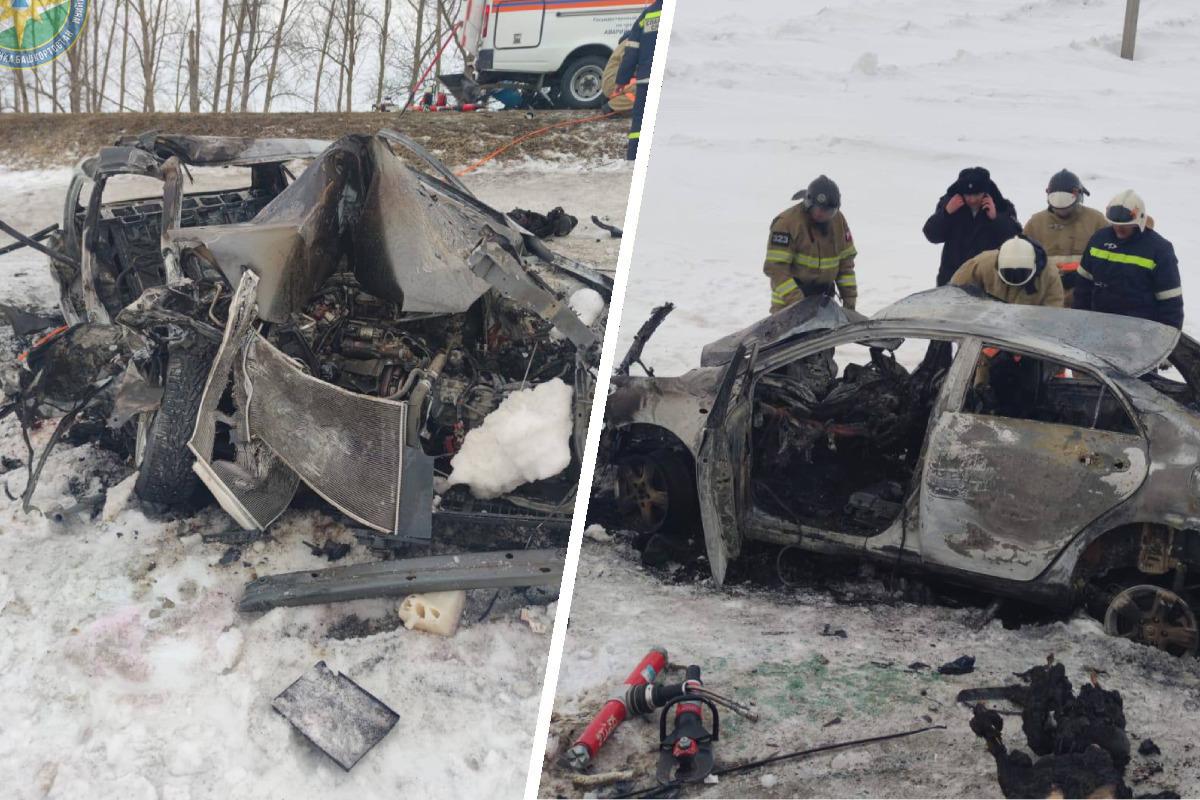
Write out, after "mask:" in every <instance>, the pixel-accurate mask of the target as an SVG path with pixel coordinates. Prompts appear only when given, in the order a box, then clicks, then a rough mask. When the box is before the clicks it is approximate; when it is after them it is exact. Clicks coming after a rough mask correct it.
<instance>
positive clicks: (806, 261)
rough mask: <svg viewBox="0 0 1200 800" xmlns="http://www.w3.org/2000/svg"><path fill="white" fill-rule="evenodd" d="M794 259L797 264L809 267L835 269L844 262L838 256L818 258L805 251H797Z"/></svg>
mask: <svg viewBox="0 0 1200 800" xmlns="http://www.w3.org/2000/svg"><path fill="white" fill-rule="evenodd" d="M792 261H793V263H795V264H796V265H797V266H801V267H808V268H809V269H834V268H836V267H837V266H838V264H840V263H841V262H842V259H840V258H838V257H837V256H834V257H833V258H817V257H816V256H810V255H807V254H805V253H796V255H795V256H793V257H792Z"/></svg>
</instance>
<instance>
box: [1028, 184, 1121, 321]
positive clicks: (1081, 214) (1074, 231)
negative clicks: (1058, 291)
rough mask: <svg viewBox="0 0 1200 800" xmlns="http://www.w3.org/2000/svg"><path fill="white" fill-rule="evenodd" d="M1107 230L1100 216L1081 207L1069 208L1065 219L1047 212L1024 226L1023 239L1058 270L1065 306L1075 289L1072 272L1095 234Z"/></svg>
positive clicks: (1033, 218)
mask: <svg viewBox="0 0 1200 800" xmlns="http://www.w3.org/2000/svg"><path fill="white" fill-rule="evenodd" d="M1107 226H1108V222H1106V221H1105V219H1104V215H1103V214H1102V213H1100V212H1099V211H1097V210H1096V209H1094V208H1088V207H1087V206H1083V205H1077V206H1075V207H1074V208H1072V209H1071V213H1070V214H1068V215H1067V217H1066V218H1065V219H1064V218H1063V217H1060V216H1058V215H1057V214H1055V213H1054V212H1053V211H1052V210H1050V209H1049V208H1046V209H1043V210H1042V211H1039V212H1038V213H1036V214H1034V215H1033V216H1032V217H1030V218H1029V222H1026V223H1025V235H1026V236H1028V237H1029V238H1030V239H1033V240H1034V241H1035V242H1037V243H1038V244H1040V245H1041V246H1042V247H1043V248H1044V249H1045V250H1046V258H1047V259H1048V260H1049V262H1050V265H1051V266H1054V267H1058V271H1059V274H1060V275H1061V277H1062V284H1063V290H1064V291H1065V292H1066V293H1067V301H1068V302H1067V305H1068V306H1069V305H1070V299H1071V292H1072V291H1073V290H1074V288H1075V281H1076V277H1075V270H1076V269H1078V268H1079V260H1080V259H1081V258H1083V249H1084V248H1085V247H1087V243H1088V240H1089V239H1091V238H1092V235H1093V234H1094V233H1096V231H1098V230H1100V229H1101V228H1104V227H1107Z"/></svg>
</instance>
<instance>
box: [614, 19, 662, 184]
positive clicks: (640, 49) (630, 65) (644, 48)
mask: <svg viewBox="0 0 1200 800" xmlns="http://www.w3.org/2000/svg"><path fill="white" fill-rule="evenodd" d="M662 7H663V0H654V2H653V3H651V4H650V5H648V6H646V10H645V11H643V12H642V13H641V15H640V16H639V17H638V18H637V22H635V23H633V27H632V28H631V29H630V30H629V33H627V34H625V40H626V46H625V55H623V56H622V57H621V66H620V67H619V68H618V69H617V85H618V86H624V85H625V84H627V83H629V81H631V80H633V79H634V78H637V100H636V101H634V104H633V124H632V125H631V126H630V128H629V147H628V148H627V150H626V151H625V158H626V159H628V160H629V161H633V160H634V159H635V158H637V150H638V139H640V138H641V136H642V114H643V113H645V111H646V91H647V89H648V87H649V84H650V66H651V64H652V63H653V62H654V45H655V43H657V41H658V23H659V22H660V21H661V19H662Z"/></svg>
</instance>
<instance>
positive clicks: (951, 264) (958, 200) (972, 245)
mask: <svg viewBox="0 0 1200 800" xmlns="http://www.w3.org/2000/svg"><path fill="white" fill-rule="evenodd" d="M924 232H925V238H926V239H928V240H929V241H930V242H932V243H934V244H940V245H943V247H942V261H941V265H940V266H939V267H938V275H937V285H938V286H945V285H946V284H947V283H949V282H950V277H951V276H952V275H954V273H955V271H956V270H957V269H958V268H959V267H960V266H962V265H963V262H965V261H967V260H968V259H971V258H974V257H975V256H977V255H979V254H980V253H982V252H984V251H985V250H996V249H998V248H999V247H1000V245H1001V244H1003V243H1004V242H1006V241H1008V240H1009V239H1011V238H1012V237H1014V236H1016V235H1017V234H1018V233H1020V232H1021V223H1020V221H1019V220H1018V219H1017V209H1016V208H1015V207H1014V206H1013V204H1012V203H1010V202H1009V201H1008V200H1006V199H1005V198H1004V195H1002V194H1001V193H1000V189H999V187H997V186H996V183H995V181H993V180H992V176H991V173H989V172H988V171H987V170H986V169H984V168H983V167H968V168H966V169H964V170H963V171H962V172H960V173H958V180H956V181H955V182H954V183H952V184H950V187H949V188H948V189H946V193H945V194H944V195H942V197H941V199H940V200H938V204H937V208H936V209H934V212H933V215H932V216H930V217H929V219H928V220H926V222H925V228H924Z"/></svg>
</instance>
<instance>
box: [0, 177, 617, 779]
mask: <svg viewBox="0 0 1200 800" xmlns="http://www.w3.org/2000/svg"><path fill="white" fill-rule="evenodd" d="M629 174H630V171H629V168H628V166H627V165H626V164H624V162H613V163H601V164H595V165H592V166H589V167H579V166H574V167H560V166H556V165H554V164H539V163H527V164H524V165H519V166H515V167H513V166H509V167H508V168H503V169H502V168H500V167H493V166H490V165H489V167H488V168H487V169H485V170H481V171H480V172H479V173H478V174H477V175H474V176H471V177H469V178H468V179H467V183H468V185H469V186H471V187H472V188H474V189H475V190H476V191H477V192H478V194H479V196H480V197H481V198H482V199H484V200H485V201H487V202H491V203H494V204H496V205H497V206H498V207H500V208H502V209H503V210H505V211H507V210H509V209H510V208H512V207H513V206H514V205H520V206H523V207H526V208H531V209H533V210H536V211H540V212H543V213H544V212H546V211H548V210H549V209H550V208H552V207H554V206H558V205H561V206H563V207H565V208H566V210H567V211H568V212H569V213H573V214H575V215H576V216H578V217H580V220H581V221H580V225H579V227H578V228H576V230H575V232H574V233H573V234H572V235H571V236H569V237H567V238H564V239H558V240H555V241H553V242H551V243H550V245H551V247H553V248H554V249H557V250H558V251H560V252H562V253H565V254H567V255H571V256H574V257H576V258H580V259H583V260H586V261H589V262H591V263H595V264H597V265H598V266H601V267H603V268H606V269H608V270H610V271H611V270H612V269H613V268H614V267H615V265H616V257H617V252H618V249H619V245H620V242H619V241H618V240H615V239H610V238H609V237H608V234H607V233H605V232H603V231H599V230H598V229H596V228H595V227H594V226H593V225H592V224H591V222H590V221H588V218H589V217H590V216H591V215H592V214H597V215H599V216H600V217H601V218H606V219H607V220H609V221H611V222H614V223H615V224H617V225H620V224H621V222H622V220H623V218H624V213H625V203H626V197H627V193H628V185H629ZM69 178H70V170H69V169H65V168H64V169H56V170H45V171H38V172H13V171H4V170H0V219H4V220H5V221H7V222H9V223H10V224H12V225H14V226H16V227H17V228H18V229H21V230H24V231H33V230H37V229H39V228H41V227H43V226H45V225H48V224H50V223H53V222H55V221H58V219H59V215H60V213H61V211H60V208H61V203H62V197H63V192H64V190H65V188H66V185H67V182H68V180H69ZM205 180H206V182H208V181H212V182H215V183H220V182H221V176H219V175H218V176H216V177H215V178H214V177H212V176H211V175H209V176H207V177H206V178H205ZM160 191H161V189H160ZM7 243H8V239H7V238H6V237H3V236H2V235H0V246H2V245H4V244H7ZM0 302H20V303H23V304H32V305H40V306H42V307H46V308H50V307H52V306H53V305H54V303H55V302H56V295H55V290H54V288H53V285H52V282H51V280H50V277H49V273H48V271H47V268H46V265H45V261H44V259H43V258H42V257H41V256H39V255H37V254H31V253H30V252H29V251H28V250H21V251H17V252H16V253H13V254H10V255H8V256H0ZM2 336H3V340H2V341H0V345H3V351H4V357H5V358H6V359H7V358H9V357H10V356H9V349H10V348H9V346H8V345H9V344H10V343H11V338H10V337H9V334H8V333H7V332H5V333H3V334H2ZM48 435H49V429H48V428H44V429H43V430H42V431H41V432H40V435H39V438H35V441H34V445H35V447H39V448H40V446H41V445H42V444H43V443H44V441H45V439H46V437H47V436H48ZM0 455H3V456H6V457H11V458H20V459H21V460H22V461H23V460H24V459H25V453H24V447H23V445H22V444H21V439H20V432H19V428H18V426H17V425H16V423H15V421H14V419H13V418H12V417H11V416H10V417H8V418H7V419H5V420H3V421H0ZM128 474H129V468H128V467H127V466H125V465H123V464H121V463H118V462H117V461H116V459H115V458H114V457H112V456H111V455H110V454H108V453H106V452H104V451H102V450H100V449H98V448H96V447H94V446H90V445H87V446H82V447H71V446H68V445H60V446H59V447H58V448H57V449H56V450H55V453H54V455H53V456H52V457H51V459H50V461H49V463H48V466H47V467H46V470H45V472H44V473H43V476H42V481H41V483H40V485H39V487H38V490H37V493H36V495H35V498H34V502H35V504H36V505H38V506H39V507H40V508H42V509H44V510H46V511H47V512H48V513H53V509H62V508H68V509H69V507H70V506H71V505H73V504H74V503H75V502H76V498H78V497H81V496H83V497H86V496H89V495H95V494H97V493H103V492H106V491H107V494H108V498H109V504H110V508H109V511H110V512H111V513H109V514H106V516H108V517H110V519H103V518H97V519H96V520H91V521H89V520H88V519H87V516H86V515H77V514H72V513H68V514H67V519H66V521H65V522H63V523H55V522H51V521H49V520H48V519H46V518H44V517H41V516H38V515H36V514H34V515H30V516H26V515H24V514H23V513H21V511H20V508H19V503H14V502H11V501H9V500H8V499H7V498H6V497H4V495H3V494H2V493H0V565H2V566H0V721H2V722H0V775H3V776H4V781H3V784H4V789H3V791H2V792H0V794H3V795H4V796H5V797H12V798H18V799H19V800H25V799H26V798H28V799H29V800H33V799H34V798H43V797H49V798H69V799H70V800H75V799H76V798H84V797H87V798H119V800H155V799H157V800H202V798H227V797H250V796H253V797H256V798H262V799H263V800H275V799H276V798H277V799H278V800H284V799H285V798H286V799H287V800H292V799H293V798H307V797H322V798H355V799H356V800H357V799H358V798H375V797H379V798H384V797H388V798H390V797H401V796H403V797H414V798H421V797H497V798H515V797H520V795H521V793H522V791H523V788H524V785H525V773H526V769H527V765H528V753H529V748H530V746H531V741H532V737H533V726H534V723H535V720H536V717H537V707H538V702H539V697H540V693H541V687H542V676H543V672H544V670H545V661H546V654H547V652H548V649H549V642H550V639H549V635H548V634H542V635H539V634H537V633H534V632H533V631H532V630H531V629H530V626H528V625H527V624H525V623H524V622H522V621H521V620H520V619H519V613H520V610H521V607H522V606H524V605H526V604H527V602H528V601H525V600H523V599H522V598H521V597H520V596H519V595H518V594H517V593H515V592H506V593H505V594H503V595H502V596H501V598H500V600H499V601H498V602H497V603H496V604H495V606H494V607H492V608H491V611H490V613H489V614H488V616H487V618H486V621H484V622H476V620H478V619H479V618H480V617H481V616H482V615H483V614H484V613H485V611H486V609H487V605H488V601H489V600H490V599H491V597H492V594H493V593H492V592H472V593H470V594H471V598H470V600H469V602H468V607H467V610H466V612H465V613H464V617H463V627H462V628H460V629H459V631H458V633H457V635H455V636H454V637H453V638H450V639H443V638H440V637H436V636H431V635H428V634H423V633H419V632H408V631H405V630H404V629H403V628H400V629H398V630H392V631H388V632H384V633H376V634H374V635H370V636H366V637H361V638H348V639H340V638H335V636H334V635H333V634H334V630H333V629H334V626H339V625H341V626H344V625H345V618H346V617H347V616H348V615H349V614H351V613H354V614H357V615H358V616H359V617H360V618H362V619H364V620H375V621H380V620H385V619H387V618H389V617H394V611H395V607H396V605H397V604H398V603H393V602H388V601H361V602H356V603H350V604H340V605H336V606H313V607H310V608H298V609H277V610H275V611H272V612H269V613H267V614H264V615H240V614H238V612H237V611H236V610H235V603H236V602H237V600H238V598H239V597H240V596H241V592H242V587H243V586H244V584H245V583H246V582H248V581H249V580H251V579H252V578H253V577H254V576H256V575H267V574H272V573H276V572H287V571H292V570H300V569H306V568H320V567H324V566H328V562H326V561H324V560H323V559H320V558H317V557H314V556H311V555H310V554H309V551H308V550H307V548H305V547H304V546H303V545H302V544H301V540H307V541H309V542H315V543H317V544H320V543H322V542H324V541H325V540H326V539H335V540H346V541H349V540H350V539H349V537H348V536H347V534H346V533H345V532H344V531H340V530H339V529H338V526H336V525H334V524H332V523H331V522H330V520H329V519H328V518H327V517H325V516H323V515H321V514H319V513H316V512H313V511H290V512H288V513H287V514H285V515H284V517H283V518H282V519H281V520H280V522H279V523H277V524H276V526H275V527H274V528H273V529H272V539H271V540H270V541H268V542H265V543H262V544H258V545H254V546H253V547H247V548H244V550H243V552H242V553H241V555H240V556H239V557H237V558H235V559H234V560H233V561H232V563H230V564H228V565H225V566H222V565H220V564H218V561H219V560H220V559H221V557H222V555H223V554H224V553H225V551H226V547H225V546H223V545H219V544H205V543H203V542H202V540H201V534H203V533H216V532H222V531H227V530H229V529H230V528H232V527H234V526H233V524H232V523H231V521H230V520H229V518H228V517H226V516H225V515H224V513H223V512H221V511H220V510H219V509H211V510H209V511H206V512H204V513H201V514H198V515H195V516H193V517H190V518H186V519H181V520H175V521H164V520H162V519H149V518H147V516H146V514H144V513H143V511H142V510H141V509H140V508H139V507H138V505H137V503H136V500H134V501H133V502H131V503H129V504H127V505H123V504H122V503H121V498H120V496H119V495H121V489H122V488H124V489H127V488H128V485H126V486H124V487H120V488H114V487H115V486H116V485H117V484H119V483H120V482H121V481H122V480H123V479H124V478H125V477H126V476H127V475H128ZM0 482H6V483H7V484H8V486H9V487H10V490H11V491H12V492H13V493H14V494H19V493H20V492H21V490H22V488H23V487H24V485H25V470H24V468H23V467H20V468H17V469H15V470H12V471H9V472H7V474H4V475H0ZM360 550H361V548H356V549H355V551H354V552H353V553H352V554H351V556H349V557H348V558H347V559H346V560H345V561H342V562H339V563H350V562H353V561H361V560H369V559H370V558H371V557H370V556H369V555H368V554H365V553H362V552H360ZM538 610H539V611H540V610H541V609H538ZM543 621H545V622H547V624H548V620H543ZM368 624H369V623H368ZM319 660H324V661H325V662H327V663H328V665H329V666H330V667H331V668H332V669H334V670H335V671H341V672H343V673H345V674H346V675H348V676H349V677H350V678H352V679H354V680H355V681H357V682H358V683H359V684H360V685H362V686H363V687H364V688H365V689H367V690H368V691H369V692H371V693H372V694H374V695H375V696H376V697H378V698H379V699H381V700H382V701H383V702H385V703H387V704H388V705H389V706H390V707H391V708H393V709H394V710H395V711H396V712H397V713H398V714H399V716H400V720H399V722H398V724H397V725H396V727H395V728H394V729H393V730H392V731H391V733H389V734H388V736H387V737H386V738H385V739H384V740H383V741H382V742H381V743H380V744H379V745H377V746H376V747H375V749H373V750H372V751H371V752H370V753H368V754H367V756H366V757H365V758H364V759H363V760H362V761H361V762H359V764H358V765H357V766H355V768H354V769H353V771H352V772H350V773H344V772H343V771H342V770H341V768H340V767H338V766H337V765H336V764H334V763H333V762H332V761H330V760H329V759H327V758H326V757H325V756H324V755H322V754H321V753H319V752H317V751H316V750H315V749H313V748H312V747H311V746H309V745H308V743H307V742H306V741H304V740H303V739H302V738H301V737H300V736H299V735H298V734H297V733H295V732H294V731H293V730H292V729H291V727H290V726H289V724H288V723H287V722H286V721H285V720H284V719H283V718H282V717H280V716H279V715H278V714H276V713H275V712H274V711H272V710H271V700H272V698H273V697H274V696H275V695H277V694H278V693H279V692H281V691H282V690H283V689H285V688H286V687H287V686H288V685H289V684H291V683H292V681H294V680H295V679H296V678H297V677H299V676H300V675H301V674H302V673H304V672H305V671H307V670H308V669H309V668H311V667H312V665H313V664H315V663H316V662H317V661H319Z"/></svg>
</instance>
